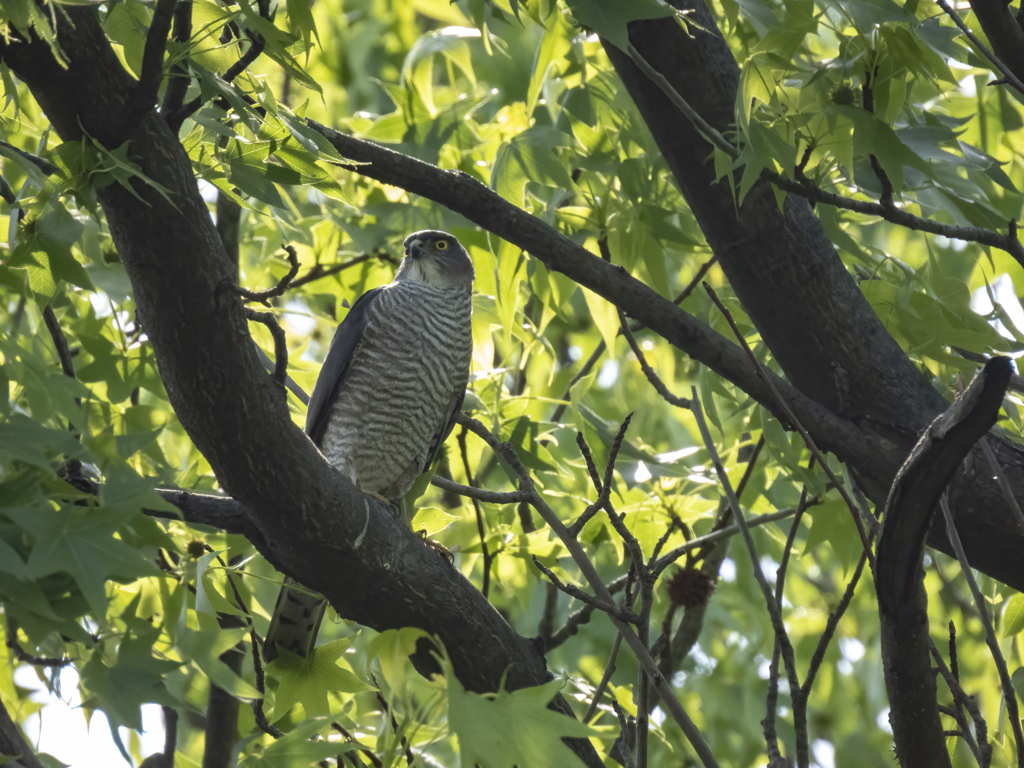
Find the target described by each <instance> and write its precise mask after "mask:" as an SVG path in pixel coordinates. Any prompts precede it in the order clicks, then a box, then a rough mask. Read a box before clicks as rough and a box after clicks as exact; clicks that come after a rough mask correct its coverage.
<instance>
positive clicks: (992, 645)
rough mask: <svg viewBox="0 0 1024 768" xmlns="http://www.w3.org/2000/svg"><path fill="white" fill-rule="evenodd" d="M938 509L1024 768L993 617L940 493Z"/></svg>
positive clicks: (1022, 767)
mask: <svg viewBox="0 0 1024 768" xmlns="http://www.w3.org/2000/svg"><path fill="white" fill-rule="evenodd" d="M939 506H941V507H942V514H943V516H944V517H945V518H946V536H947V537H948V538H949V544H950V546H951V547H952V548H953V551H954V552H955V553H956V559H957V560H959V561H960V569H961V570H962V571H963V574H964V578H965V579H967V585H968V586H969V587H970V588H971V594H972V595H974V602H975V604H976V605H977V606H978V613H979V614H981V623H982V624H983V625H984V627H985V639H986V640H987V642H988V647H989V650H990V651H991V652H992V660H993V661H994V662H995V664H996V669H997V670H999V682H1000V683H1001V685H1002V689H1003V702H1004V704H1005V706H1006V714H1007V715H1008V716H1009V718H1010V728H1011V730H1012V731H1013V740H1014V742H1015V743H1016V745H1017V766H1018V768H1024V733H1022V732H1021V724H1020V710H1019V708H1018V707H1017V693H1016V691H1015V689H1014V687H1013V682H1012V681H1011V680H1010V672H1009V670H1008V669H1007V668H1006V659H1004V658H1003V652H1002V651H1001V650H1000V649H999V641H998V640H997V639H996V630H995V627H994V626H993V625H992V617H991V616H989V613H988V608H987V607H986V605H985V596H984V595H982V594H981V590H980V589H979V588H978V582H977V580H976V579H975V578H974V573H973V571H972V570H971V564H970V563H969V562H967V555H966V554H965V553H964V548H963V544H961V543H960V534H959V533H958V532H957V529H956V522H955V520H954V519H953V511H952V510H951V509H950V508H949V503H948V502H947V500H946V494H943V495H942V498H941V499H939Z"/></svg>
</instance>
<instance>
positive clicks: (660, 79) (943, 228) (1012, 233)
mask: <svg viewBox="0 0 1024 768" xmlns="http://www.w3.org/2000/svg"><path fill="white" fill-rule="evenodd" d="M937 1H938V2H940V5H943V6H944V8H945V9H948V8H949V6H948V4H946V3H945V0H937ZM947 12H949V13H950V14H951V15H953V16H954V18H955V20H956V21H957V24H958V26H959V25H962V24H963V22H961V21H960V19H959V17H956V16H955V14H952V11H951V10H948V11H947ZM961 28H962V29H963V30H964V31H965V33H967V34H968V35H969V36H971V37H972V40H975V41H976V40H977V38H974V37H973V35H972V34H971V33H970V31H969V30H968V29H967V28H966V26H961ZM982 50H983V51H984V52H985V53H986V55H988V56H989V58H991V59H992V60H993V61H998V60H997V59H995V57H994V56H992V55H991V54H989V53H988V51H987V50H985V49H984V48H982ZM628 53H629V56H630V58H631V59H632V60H633V62H634V63H635V64H636V65H637V66H638V67H639V68H640V70H641V71H642V72H643V73H644V74H645V75H647V77H648V78H650V80H651V82H653V83H654V84H655V85H657V86H658V88H660V89H661V91H662V93H664V94H665V95H666V96H667V97H668V99H669V101H671V102H672V104H673V105H674V106H675V107H676V109H678V110H679V111H680V112H682V113H683V114H684V115H685V116H686V117H687V118H689V119H690V121H691V122H692V123H693V124H694V126H695V127H696V128H697V130H698V132H700V133H701V134H702V135H703V136H704V138H706V139H707V140H708V142H709V143H711V144H712V145H714V146H715V147H716V148H717V149H719V150H721V151H722V152H724V153H725V154H727V155H729V157H731V158H733V159H736V158H738V157H739V156H740V150H739V148H737V147H736V146H735V145H733V144H732V143H730V142H729V141H728V139H726V138H725V137H724V136H722V134H721V133H719V132H718V131H717V130H715V129H714V128H713V127H712V126H711V125H710V124H709V123H708V122H707V121H706V120H704V118H702V117H701V116H700V115H699V114H697V111H696V110H694V109H693V107H691V106H690V104H689V103H688V102H687V101H686V99H684V98H683V96H682V95H681V94H680V93H679V91H677V90H676V89H675V87H673V85H672V84H671V83H670V82H669V81H668V79H667V78H666V77H665V76H664V75H663V74H661V73H660V72H658V71H657V70H656V69H654V67H652V66H651V65H650V64H649V63H648V62H647V61H646V60H645V59H644V58H643V56H641V55H640V53H639V52H638V51H637V50H636V48H634V47H633V45H632V44H630V46H629V51H628ZM997 66H999V68H1000V71H1001V72H1004V73H1008V72H1009V70H1004V69H1003V65H1002V63H1001V62H999V64H997ZM1009 76H1010V77H1013V75H1012V73H1009ZM1014 80H1015V81H1016V82H1015V83H1013V84H1014V87H1017V84H1018V83H1020V81H1019V80H1017V79H1016V78H1014ZM1011 82H1012V81H1011ZM761 175H762V177H763V178H765V179H767V180H768V181H770V182H771V183H772V184H775V185H776V186H777V187H778V188H779V189H781V190H784V191H786V192H791V193H793V194H795V195H799V196H800V197H804V198H806V199H807V200H810V201H812V202H817V203H825V204H826V205H834V206H835V207H837V208H843V209H845V210H848V211H855V212H857V213H865V214H868V215H871V216H879V217H881V218H882V219H884V220H885V221H888V222H890V223H891V224H898V225H900V226H903V227H906V228H908V229H913V230H917V231H920V232H929V233H931V234H934V235H943V236H945V237H948V238H951V239H955V240H967V241H970V242H976V243H981V244H982V245H990V246H992V247H994V248H999V249H1000V250H1003V251H1006V252H1007V253H1009V254H1010V255H1011V256H1013V258H1014V259H1016V260H1017V261H1018V262H1021V263H1022V264H1024V247H1022V246H1021V244H1020V241H1019V240H1017V233H1016V222H1015V221H1011V222H1010V226H1009V231H1008V233H1007V234H1006V235H1001V234H999V233H998V232H993V231H992V230H990V229H984V228H982V227H960V226H956V225H952V224H941V223H939V222H937V221H932V220H931V219H926V218H922V217H920V216H914V215H913V214H910V213H907V212H906V211H904V210H902V209H900V208H897V207H895V206H893V205H887V204H885V203H874V202H868V201H864V200H853V199H850V198H847V197H843V196H842V195H837V194H836V193H834V192H828V191H826V190H824V189H821V188H820V187H818V186H816V185H814V184H812V183H810V182H809V181H807V180H806V177H804V178H801V179H798V180H797V179H789V178H786V177H785V176H781V175H780V174H778V173H775V172H773V171H769V170H765V171H763V172H762V174H761Z"/></svg>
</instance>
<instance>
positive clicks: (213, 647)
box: [174, 612, 262, 701]
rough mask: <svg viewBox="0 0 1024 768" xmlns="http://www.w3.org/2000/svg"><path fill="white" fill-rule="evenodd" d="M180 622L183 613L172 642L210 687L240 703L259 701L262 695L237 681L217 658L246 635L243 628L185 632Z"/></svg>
mask: <svg viewBox="0 0 1024 768" xmlns="http://www.w3.org/2000/svg"><path fill="white" fill-rule="evenodd" d="M184 619H185V615H184V612H183V613H182V617H181V620H180V621H179V623H178V627H177V637H176V638H175V642H174V644H175V646H176V647H177V648H178V649H179V650H180V651H181V653H182V657H183V658H185V659H189V660H190V661H193V662H195V664H196V666H197V667H199V669H201V670H202V671H203V674H205V675H206V676H207V677H208V678H210V681H211V682H212V683H214V684H215V685H217V686H218V687H219V688H222V689H224V690H225V691H227V692H228V693H230V694H231V695H232V696H235V697H236V698H239V699H242V700H243V701H252V700H254V699H258V698H260V697H261V695H262V694H260V692H259V691H257V690H256V689H255V688H254V687H253V686H251V685H249V683H247V682H246V681H245V680H243V679H242V678H241V677H239V676H238V674H237V673H236V672H235V671H234V670H233V669H231V667H229V666H228V665H227V664H225V663H224V662H223V661H221V659H220V656H221V654H223V653H224V652H225V651H227V650H228V649H230V648H234V647H235V646H236V645H237V644H238V643H239V641H240V640H241V639H242V638H243V637H245V636H246V635H247V634H248V632H249V631H248V630H247V629H246V628H245V627H239V628H238V629H221V628H220V627H216V628H214V629H204V630H193V629H189V628H188V626H187V625H186V624H185V620H184Z"/></svg>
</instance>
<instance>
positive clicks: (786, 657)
mask: <svg viewBox="0 0 1024 768" xmlns="http://www.w3.org/2000/svg"><path fill="white" fill-rule="evenodd" d="M704 285H705V286H707V283H705V284H704ZM690 400H691V401H692V402H693V405H692V406H691V407H690V411H691V412H692V413H693V416H694V418H695V419H696V421H697V429H698V430H700V436H701V438H703V440H704V446H705V448H707V451H708V456H709V457H710V459H711V464H712V465H713V466H714V468H715V474H716V475H717V476H718V481H719V482H720V483H721V484H722V489H723V490H724V491H725V497H726V499H728V500H729V506H731V507H732V516H733V519H734V520H735V521H736V525H737V527H738V528H739V529H740V535H741V536H742V537H743V543H744V544H746V547H747V553H748V554H749V555H750V562H751V565H752V566H753V570H754V578H755V579H756V580H757V584H758V586H759V587H760V588H761V595H762V597H763V598H764V602H765V607H766V608H767V609H768V615H769V616H770V617H771V622H772V629H773V630H774V632H775V639H776V641H777V642H778V643H779V646H780V649H781V652H782V661H783V663H784V664H785V667H786V677H787V679H788V680H789V690H790V692H791V694H792V693H795V692H797V691H799V690H800V678H799V677H798V676H797V671H796V657H795V656H794V653H793V644H792V643H791V642H790V640H789V634H788V633H787V632H786V625H785V624H784V623H783V621H782V608H781V605H782V604H781V602H780V601H777V600H776V599H775V595H774V594H773V593H772V588H771V586H769V584H768V579H766V578H765V575H764V571H763V570H762V568H761V560H760V558H759V557H758V555H757V547H756V546H755V545H754V537H753V536H751V535H750V526H748V525H747V519H746V518H745V517H744V516H743V510H742V509H741V508H740V502H739V499H737V498H736V494H735V492H734V491H733V489H732V483H731V482H730V481H729V475H728V474H727V473H726V471H725V467H724V466H723V464H722V460H721V458H719V456H718V451H717V449H716V448H715V443H714V441H713V440H712V439H711V432H710V431H709V430H708V425H707V422H706V421H705V420H704V410H703V407H702V406H701V403H700V399H699V398H698V397H697V388H696V387H691V388H690ZM805 749H806V746H805ZM800 757H801V755H800V745H797V764H798V765H801V766H804V765H806V764H807V761H806V755H804V756H803V757H804V759H803V760H801V759H800Z"/></svg>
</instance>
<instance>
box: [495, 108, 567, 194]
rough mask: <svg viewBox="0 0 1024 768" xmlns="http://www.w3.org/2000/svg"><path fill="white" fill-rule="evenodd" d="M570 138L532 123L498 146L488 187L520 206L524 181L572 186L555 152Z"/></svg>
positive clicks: (552, 129) (524, 192) (565, 186)
mask: <svg viewBox="0 0 1024 768" xmlns="http://www.w3.org/2000/svg"><path fill="white" fill-rule="evenodd" d="M571 145H572V139H571V138H570V137H569V136H568V135H566V134H564V133H562V132H561V131H557V130H555V129H554V128H549V127H547V126H534V127H533V128H528V129H527V130H525V131H523V132H522V133H520V134H518V135H517V136H514V137H513V138H512V140H511V141H509V142H508V143H507V144H502V145H501V147H499V148H498V154H497V156H496V157H495V158H494V168H493V170H492V171H491V188H492V189H493V190H494V191H495V192H497V193H498V194H499V195H501V196H502V197H504V198H505V199H506V200H508V201H509V202H511V203H513V204H514V205H517V206H519V207H522V206H523V204H524V199H525V194H526V182H528V181H533V182H536V183H538V184H542V185H544V186H546V187H554V188H555V189H572V187H573V182H572V178H571V177H570V176H569V171H568V170H567V169H566V167H565V166H564V165H563V164H562V162H561V160H560V159H559V157H558V155H557V150H558V149H559V148H560V147H569V146H571Z"/></svg>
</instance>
